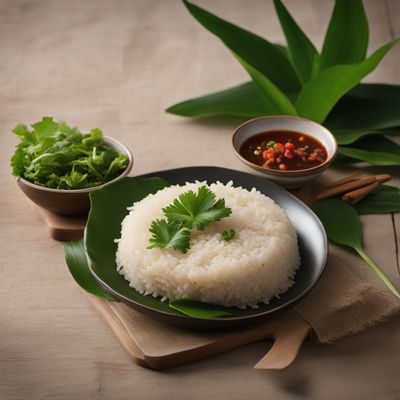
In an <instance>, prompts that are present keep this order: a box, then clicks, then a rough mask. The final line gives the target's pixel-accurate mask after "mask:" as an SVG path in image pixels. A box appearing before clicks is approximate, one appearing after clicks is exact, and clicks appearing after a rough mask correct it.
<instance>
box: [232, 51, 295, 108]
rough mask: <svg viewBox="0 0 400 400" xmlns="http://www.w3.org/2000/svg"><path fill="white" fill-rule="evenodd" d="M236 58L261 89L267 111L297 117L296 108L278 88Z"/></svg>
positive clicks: (243, 61) (240, 59)
mask: <svg viewBox="0 0 400 400" xmlns="http://www.w3.org/2000/svg"><path fill="white" fill-rule="evenodd" d="M236 58H237V59H238V60H239V62H240V63H241V64H242V66H243V67H244V68H245V69H246V71H247V72H248V74H249V75H250V76H251V77H252V79H253V81H254V82H255V83H256V85H257V87H258V88H259V90H260V93H261V97H262V99H263V101H264V104H265V108H266V109H267V110H269V111H270V112H271V113H273V114H284V115H297V113H296V109H295V108H294V105H293V104H292V102H291V101H290V100H289V98H288V97H287V96H286V95H285V94H284V93H283V92H282V91H281V90H280V89H279V88H278V87H277V86H275V85H274V84H273V83H272V82H271V81H270V80H269V79H268V78H267V77H265V76H264V75H263V74H262V73H261V72H259V71H258V70H256V69H255V68H253V67H252V66H251V65H250V64H248V63H247V62H246V61H245V60H243V59H242V58H241V57H240V56H239V55H237V54H236Z"/></svg>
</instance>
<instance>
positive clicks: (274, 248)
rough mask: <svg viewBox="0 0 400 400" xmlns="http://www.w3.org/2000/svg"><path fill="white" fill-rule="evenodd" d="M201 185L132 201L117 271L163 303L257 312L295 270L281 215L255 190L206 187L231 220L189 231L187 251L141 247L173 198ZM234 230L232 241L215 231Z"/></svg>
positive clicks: (289, 230)
mask: <svg viewBox="0 0 400 400" xmlns="http://www.w3.org/2000/svg"><path fill="white" fill-rule="evenodd" d="M205 184H206V183H205V182H194V183H187V184H186V185H184V186H178V185H177V186H170V187H167V188H164V189H162V190H160V191H158V192H157V193H155V194H151V195H148V196H147V197H146V198H144V199H143V200H141V201H139V202H137V203H134V204H133V206H132V207H130V208H129V209H128V210H130V212H129V214H128V215H127V216H126V217H125V219H124V220H123V222H122V231H121V239H117V240H116V242H118V250H117V254H116V261H117V265H118V271H119V272H120V273H121V274H122V275H124V277H125V279H126V280H128V281H129V285H130V286H131V287H133V288H134V289H136V290H137V291H139V292H140V293H142V294H145V295H147V294H151V295H153V296H154V297H158V296H160V297H162V298H163V300H166V299H170V300H175V299H182V298H188V299H197V300H201V301H204V302H208V303H212V304H217V305H221V306H227V307H231V306H235V307H239V308H245V307H246V306H249V307H253V308H255V307H257V304H258V303H268V302H269V301H270V299H271V298H273V297H279V294H281V293H284V292H286V291H287V290H288V289H289V288H290V287H291V286H292V285H293V283H294V275H295V272H296V269H297V268H298V267H299V264H300V256H299V250H298V246H297V237H296V232H295V230H294V228H293V226H292V224H291V222H290V220H289V218H288V217H287V216H286V214H285V212H284V211H283V210H282V209H281V208H280V207H279V206H278V205H277V204H276V203H275V202H274V201H273V200H272V199H270V198H269V197H267V196H265V195H263V194H262V193H260V192H259V191H257V190H256V189H254V188H253V189H252V190H251V191H248V190H246V189H243V188H241V187H233V185H232V182H229V183H228V184H227V185H224V184H222V183H220V182H217V183H213V184H211V185H209V186H208V187H209V188H210V190H211V191H213V192H214V193H215V195H216V197H217V199H218V198H221V197H223V198H225V203H226V206H227V207H230V208H231V209H232V214H231V215H230V216H229V217H227V218H223V219H222V220H221V221H219V222H213V223H210V224H209V225H207V227H206V228H205V230H204V231H197V230H191V232H190V237H191V247H190V250H189V251H188V252H187V253H186V254H183V253H181V252H180V251H177V250H174V249H159V248H155V249H147V246H148V245H149V239H150V237H151V234H150V232H149V227H150V224H151V222H152V221H153V220H155V219H159V218H163V213H162V208H163V207H165V206H167V205H169V204H170V203H172V201H173V200H174V199H175V198H177V197H178V196H179V195H180V194H181V193H183V192H186V191H188V190H193V191H194V192H197V189H198V188H199V187H200V186H203V185H205ZM225 229H234V230H235V232H236V235H235V237H234V239H232V240H230V241H225V240H223V239H222V237H221V232H222V231H223V230H225Z"/></svg>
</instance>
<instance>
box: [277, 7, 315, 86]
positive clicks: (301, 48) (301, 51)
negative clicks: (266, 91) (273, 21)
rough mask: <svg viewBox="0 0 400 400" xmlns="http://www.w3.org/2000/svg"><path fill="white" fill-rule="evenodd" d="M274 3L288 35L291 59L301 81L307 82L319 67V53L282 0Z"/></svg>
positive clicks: (284, 30) (286, 35)
mask: <svg viewBox="0 0 400 400" xmlns="http://www.w3.org/2000/svg"><path fill="white" fill-rule="evenodd" d="M274 5H275V9H276V12H277V14H278V18H279V21H280V23H281V27H282V29H283V32H284V34H285V37H286V41H287V44H288V52H289V57H290V60H291V61H292V64H293V66H294V67H295V69H296V71H297V73H298V75H299V77H300V79H301V81H302V82H307V81H309V80H310V79H311V77H312V76H313V75H314V73H315V72H316V71H317V69H318V64H319V54H318V52H317V50H316V48H315V47H314V45H313V44H312V43H311V41H310V40H309V39H308V37H307V36H306V35H305V34H304V32H303V31H302V30H301V28H300V27H299V26H298V25H297V23H296V21H295V20H294V19H293V18H292V16H291V15H290V14H289V12H288V10H287V9H286V7H285V6H284V5H283V3H282V2H281V0H274Z"/></svg>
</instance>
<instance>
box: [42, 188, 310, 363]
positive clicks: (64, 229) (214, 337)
mask: <svg viewBox="0 0 400 400" xmlns="http://www.w3.org/2000/svg"><path fill="white" fill-rule="evenodd" d="M296 196H298V197H299V198H301V200H303V201H304V202H306V203H307V202H310V197H311V196H309V188H308V187H306V188H304V189H303V190H302V191H298V192H297V193H296ZM38 209H39V213H40V215H41V216H42V218H43V220H44V221H45V223H46V225H47V227H48V230H49V234H50V236H51V237H52V238H53V239H55V240H59V241H65V242H66V241H70V240H77V239H81V238H82V237H83V231H84V228H85V224H86V217H85V216H78V217H71V216H62V215H57V214H54V213H52V212H49V211H47V210H44V209H42V208H39V207H38ZM83 293H84V295H85V296H86V297H87V298H88V299H89V301H90V303H91V304H92V305H93V307H94V308H95V309H96V310H97V311H98V312H99V314H100V315H101V317H102V318H103V320H104V321H105V322H106V323H107V324H108V325H109V326H110V328H111V329H112V331H113V333H114V334H115V336H116V337H117V338H118V340H119V341H120V343H121V344H122V346H123V347H124V348H125V349H126V351H127V352H128V354H129V355H130V356H131V357H132V358H133V360H134V361H135V362H136V363H137V364H139V365H141V366H144V367H148V368H152V369H164V368H170V367H173V366H177V365H181V364H185V363H188V362H191V361H196V360H199V359H203V358H207V357H210V356H213V355H216V354H219V353H222V352H225V351H228V350H231V349H234V348H237V347H240V346H243V345H246V344H248V343H253V342H257V341H261V340H270V341H272V346H271V347H270V348H269V350H268V352H267V353H266V355H265V356H264V357H263V358H262V359H261V360H259V361H258V363H257V364H256V365H255V368H257V369H282V368H285V367H287V366H288V365H290V364H291V363H292V362H293V361H294V360H295V358H296V357H297V354H298V352H299V350H300V348H301V345H302V343H303V341H304V340H305V338H306V337H307V336H308V334H309V333H310V331H311V326H310V325H309V324H308V323H307V322H306V321H305V320H304V319H303V318H302V316H301V315H300V314H299V313H297V312H296V311H295V310H293V311H290V312H288V313H287V314H285V316H283V317H282V316H281V317H279V319H274V320H267V321H266V322H263V323H261V324H257V325H254V326H250V327H246V328H236V329H234V330H229V331H227V330H223V331H193V330H182V329H180V328H176V327H173V326H169V325H165V324H161V323H159V322H158V321H155V320H153V319H150V318H149V317H147V316H145V315H142V314H140V313H138V312H136V311H134V310H132V309H131V308H130V307H128V306H126V305H125V304H122V303H118V302H108V301H105V300H102V299H100V298H99V297H96V296H92V295H90V294H88V293H86V292H83Z"/></svg>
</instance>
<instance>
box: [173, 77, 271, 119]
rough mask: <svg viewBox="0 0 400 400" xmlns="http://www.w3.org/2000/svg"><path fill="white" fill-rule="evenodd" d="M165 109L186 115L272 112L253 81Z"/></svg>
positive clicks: (245, 115)
mask: <svg viewBox="0 0 400 400" xmlns="http://www.w3.org/2000/svg"><path fill="white" fill-rule="evenodd" d="M166 111H167V112H169V113H171V114H177V115H182V116H186V117H198V116H201V117H205V116H213V115H226V116H234V117H244V118H253V117H258V116H261V115H268V114H273V111H272V110H268V109H267V107H266V105H265V102H264V100H263V98H262V96H261V93H260V90H259V88H258V87H257V85H256V84H255V83H254V82H253V81H250V82H246V83H243V84H241V85H238V86H234V87H232V88H229V89H225V90H221V91H219V92H215V93H211V94H209V95H206V96H201V97H196V98H193V99H189V100H186V101H183V102H181V103H177V104H175V105H173V106H171V107H169V108H167V110H166Z"/></svg>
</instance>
